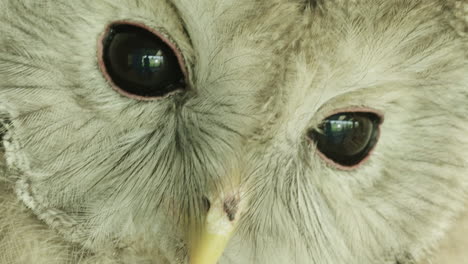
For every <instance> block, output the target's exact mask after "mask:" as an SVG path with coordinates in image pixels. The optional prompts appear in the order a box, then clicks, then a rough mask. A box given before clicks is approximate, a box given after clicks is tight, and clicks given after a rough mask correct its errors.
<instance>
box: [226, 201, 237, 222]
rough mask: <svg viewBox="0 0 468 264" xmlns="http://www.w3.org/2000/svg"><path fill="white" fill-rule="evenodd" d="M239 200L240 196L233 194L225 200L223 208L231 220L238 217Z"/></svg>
mask: <svg viewBox="0 0 468 264" xmlns="http://www.w3.org/2000/svg"><path fill="white" fill-rule="evenodd" d="M239 201H240V199H239V197H236V196H232V197H229V198H227V199H226V200H224V203H223V209H224V212H225V213H226V214H227V216H228V219H229V221H231V222H232V221H234V220H235V219H236V214H237V212H238V211H239Z"/></svg>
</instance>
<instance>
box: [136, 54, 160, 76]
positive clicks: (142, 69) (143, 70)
mask: <svg viewBox="0 0 468 264" xmlns="http://www.w3.org/2000/svg"><path fill="white" fill-rule="evenodd" d="M163 65H164V55H163V52H162V51H161V50H152V49H139V50H135V51H133V52H132V53H131V54H129V55H128V66H129V68H133V69H135V71H136V72H137V73H138V74H140V75H141V76H146V77H147V78H150V77H151V75H150V74H151V73H155V72H158V71H161V70H162V68H163Z"/></svg>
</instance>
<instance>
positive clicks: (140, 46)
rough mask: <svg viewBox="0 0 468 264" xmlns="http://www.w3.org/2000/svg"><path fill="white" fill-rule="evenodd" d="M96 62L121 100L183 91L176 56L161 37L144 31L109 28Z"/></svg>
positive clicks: (130, 27)
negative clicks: (121, 96) (124, 97)
mask: <svg viewBox="0 0 468 264" xmlns="http://www.w3.org/2000/svg"><path fill="white" fill-rule="evenodd" d="M99 59H100V66H101V70H102V71H103V73H104V75H105V76H106V78H107V79H108V81H110V82H111V83H112V85H113V86H114V87H113V88H114V89H115V90H117V91H118V92H119V93H121V94H123V95H125V96H128V97H131V98H135V99H141V100H145V99H154V98H155V97H161V96H165V95H167V94H169V93H171V92H174V91H177V90H181V89H183V88H185V77H186V76H185V74H184V65H183V59H182V56H181V55H180V53H179V52H178V51H177V49H176V48H175V47H174V45H172V44H171V43H170V42H169V41H168V40H167V39H166V38H164V37H163V35H162V34H160V33H158V32H153V31H150V30H148V29H146V28H144V27H141V26H138V25H133V24H114V25H111V26H110V27H109V28H108V30H107V32H106V33H105V34H104V36H103V39H102V45H101V49H100V58H99Z"/></svg>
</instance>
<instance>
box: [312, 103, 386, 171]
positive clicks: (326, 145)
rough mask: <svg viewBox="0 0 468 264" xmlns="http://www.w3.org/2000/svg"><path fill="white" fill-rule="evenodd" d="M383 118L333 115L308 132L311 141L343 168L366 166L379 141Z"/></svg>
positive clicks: (324, 154)
mask: <svg viewBox="0 0 468 264" xmlns="http://www.w3.org/2000/svg"><path fill="white" fill-rule="evenodd" d="M380 123H381V118H380V117H379V116H378V115H377V114H374V113H370V112H369V113H368V112H345V113H339V114H335V115H332V116H330V117H328V118H326V119H325V120H323V122H322V123H321V124H320V126H319V127H318V128H317V129H315V130H312V131H310V132H309V138H310V139H311V140H312V141H313V142H315V144H316V145H317V149H318V150H319V151H320V152H321V154H322V156H324V157H325V158H326V159H328V160H329V161H332V162H334V163H335V164H338V165H339V166H344V167H353V166H356V165H359V164H360V163H361V162H363V161H364V160H365V159H366V158H367V157H368V156H369V154H370V152H371V151H372V149H373V148H374V147H375V145H376V143H377V139H378V137H379V125H380Z"/></svg>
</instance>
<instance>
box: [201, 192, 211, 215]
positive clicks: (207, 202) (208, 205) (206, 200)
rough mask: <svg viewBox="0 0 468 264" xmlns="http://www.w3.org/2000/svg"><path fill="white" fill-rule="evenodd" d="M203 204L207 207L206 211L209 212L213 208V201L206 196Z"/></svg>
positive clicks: (204, 207)
mask: <svg viewBox="0 0 468 264" xmlns="http://www.w3.org/2000/svg"><path fill="white" fill-rule="evenodd" d="M202 204H203V209H205V211H206V212H208V211H209V210H210V208H211V202H210V200H209V199H208V198H207V197H206V196H203V198H202Z"/></svg>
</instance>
